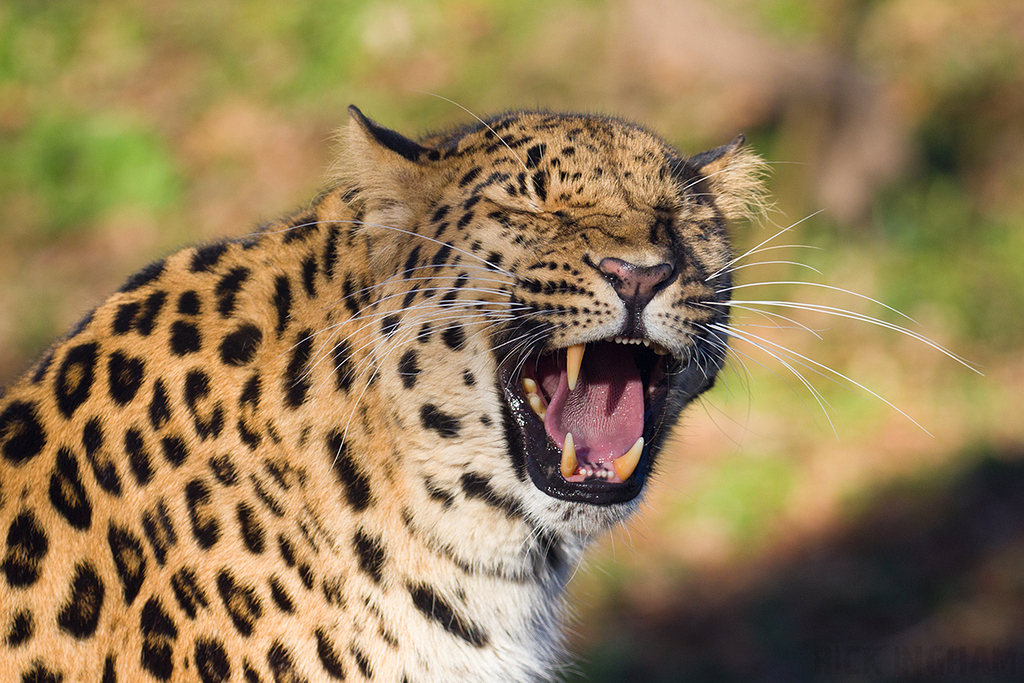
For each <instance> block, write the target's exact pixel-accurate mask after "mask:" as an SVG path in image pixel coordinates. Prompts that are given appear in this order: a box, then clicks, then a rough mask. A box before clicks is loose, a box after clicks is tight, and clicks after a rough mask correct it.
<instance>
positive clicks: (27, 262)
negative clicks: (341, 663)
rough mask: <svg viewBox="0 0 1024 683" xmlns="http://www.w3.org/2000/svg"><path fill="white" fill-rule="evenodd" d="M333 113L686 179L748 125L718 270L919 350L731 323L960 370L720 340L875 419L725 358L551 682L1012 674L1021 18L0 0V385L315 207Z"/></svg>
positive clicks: (641, 2) (836, 7) (310, 0)
mask: <svg viewBox="0 0 1024 683" xmlns="http://www.w3.org/2000/svg"><path fill="white" fill-rule="evenodd" d="M350 102H353V103H357V104H358V105H359V106H360V107H361V108H362V109H363V110H364V111H365V112H367V113H368V114H369V115H371V116H373V117H374V118H376V119H377V120H379V121H381V122H382V123H384V124H385V125H388V126H391V127H394V128H397V129H399V130H402V131H405V132H407V133H409V134H416V133H418V132H424V131H427V130H430V129H432V128H437V127H440V126H444V125H447V124H451V123H455V122H464V121H466V120H467V119H468V118H470V117H469V114H468V113H467V112H466V111H463V109H462V108H463V107H465V109H467V110H469V111H472V112H473V113H476V114H481V115H483V114H486V113H491V112H494V111H495V110H498V109H501V108H507V107H519V106H527V107H532V106H541V107H548V108H555V109H583V110H593V111H600V112H607V113H613V114H620V115H624V116H627V117H629V118H633V119H636V120H638V121H641V122H644V123H646V124H648V125H650V126H651V127H652V128H655V129H656V130H658V131H659V132H661V133H662V134H663V135H665V137H667V138H668V139H670V140H672V141H673V142H676V143H677V144H678V145H679V146H680V147H681V148H682V149H684V150H687V151H689V152H697V151H700V150H702V149H706V148H709V147H712V146H715V145H718V144H721V143H722V142H724V141H726V140H729V139H731V138H732V137H734V136H735V134H737V133H738V132H744V133H746V134H747V136H748V139H749V140H750V141H751V142H752V144H753V145H754V147H755V148H757V149H758V150H759V151H760V152H761V153H762V154H763V155H764V156H765V157H766V158H767V159H768V160H769V162H770V163H771V164H772V168H773V177H772V180H771V184H772V188H773V191H774V193H775V196H776V199H777V209H778V210H777V211H775V212H773V213H772V214H771V216H770V222H769V223H766V224H765V225H762V226H748V225H737V226H735V227H734V231H735V240H736V243H737V247H738V249H741V250H742V249H747V248H750V247H753V246H755V245H757V244H759V243H760V242H762V241H763V240H765V239H766V238H768V237H769V236H771V235H772V234H773V233H774V232H775V231H776V230H777V229H779V228H780V227H785V226H787V225H790V224H795V227H793V228H792V230H790V231H789V232H787V233H786V234H785V235H784V236H783V237H781V238H779V239H778V240H776V241H775V242H772V243H771V244H776V243H779V244H798V245H805V246H810V247H813V249H804V248H793V249H790V250H785V251H781V250H780V251H771V252H764V253H762V254H759V255H758V258H759V259H760V260H764V261H788V262H792V261H800V262H801V263H803V264H805V265H807V266H810V267H812V268H814V269H816V270H817V271H820V274H818V273H815V272H813V271H811V270H808V269H807V268H804V267H801V266H795V265H792V264H791V263H775V264H771V263H769V264H766V265H762V266H757V267H750V268H746V269H744V270H741V271H740V275H741V278H742V279H743V280H744V281H745V282H747V283H751V284H753V283H768V282H789V281H792V280H797V279H803V280H808V281H814V282H819V283H822V284H826V285H829V286H831V287H842V288H848V289H851V290H853V291H855V292H858V293H860V294H862V295H864V296H867V297H871V298H872V299H876V300H879V301H882V302H884V303H885V304H887V305H890V306H893V307H894V308H897V309H899V310H900V311H902V312H904V313H906V314H907V315H909V316H911V317H912V318H914V319H915V320H916V321H917V322H916V323H908V322H907V321H906V320H905V319H903V318H901V317H900V316H898V315H896V314H895V313H893V312H892V311H891V310H889V309H887V308H885V307H882V306H880V305H876V304H873V303H871V302H870V301H867V300H865V299H861V298H858V297H855V296H850V295H842V294H840V293H838V292H836V291H834V290H831V289H825V288H816V287H810V286H801V285H789V284H778V285H769V284H757V285H755V286H752V287H750V288H749V289H744V290H739V291H738V292H737V295H738V296H739V295H742V298H744V299H754V298H759V299H761V300H782V301H799V302H810V303H815V304H818V305H821V306H837V307H842V308H844V309H852V310H854V311H856V312H858V313H861V314H865V315H870V316H874V317H877V318H879V319H881V320H882V321H884V322H886V323H892V324H900V325H907V326H908V327H910V328H912V329H913V330H915V331H918V332H920V333H921V334H924V335H927V336H928V337H930V338H932V339H934V340H935V341H936V342H938V343H939V344H941V345H943V346H945V347H947V348H949V349H951V350H953V351H954V352H955V353H956V354H958V355H960V356H962V357H964V358H966V359H968V360H969V361H970V362H972V363H974V364H975V365H976V366H977V367H978V368H980V369H981V370H982V371H983V373H984V376H979V375H977V374H975V373H974V372H972V371H970V370H969V369H967V368H965V367H964V366H962V365H959V364H957V363H956V362H954V361H953V360H951V359H949V358H947V357H945V356H943V355H941V354H939V353H938V352H936V351H935V350H934V349H932V348H930V347H928V346H927V345H924V344H922V343H920V342H918V341H914V340H912V339H908V338H907V337H904V336H900V335H898V334H895V333H893V332H892V331H890V330H886V329H884V328H882V327H879V326H874V325H869V324H867V323H864V322H862V321H856V320H850V319H845V318H839V317H834V316H826V315H821V314H816V313H813V312H808V311H799V310H790V309H780V308H777V309H772V310H774V312H776V313H779V314H783V315H786V316H788V317H791V318H793V319H794V321H795V322H792V323H788V322H785V321H781V320H780V319H779V318H768V317H764V316H760V317H759V316H758V315H756V314H748V315H746V316H745V322H746V324H751V325H755V326H757V327H751V328H749V329H750V331H751V332H752V333H754V334H759V335H762V336H763V337H764V338H765V339H767V340H769V342H765V343H762V346H763V345H765V344H766V343H778V344H782V345H784V346H785V347H786V348H788V349H790V350H792V351H793V352H795V353H799V354H802V355H805V356H807V357H809V358H813V359H814V360H815V361H817V362H820V363H822V364H823V365H825V366H827V367H829V368H832V369H834V370H836V371H837V372H840V373H842V374H843V375H846V376H847V377H850V378H852V379H853V380H855V381H856V382H857V383H859V384H861V385H863V386H864V387H867V388H869V389H870V390H871V391H872V392H877V394H879V395H880V396H882V397H884V398H885V400H886V401H889V402H891V403H892V404H893V405H894V406H896V407H897V408H898V409H899V410H896V409H894V408H893V407H890V406H889V405H888V404H887V403H886V402H885V401H883V400H881V399H879V398H876V397H874V396H872V394H871V393H869V392H867V391H865V390H863V389H860V388H858V387H857V386H856V385H852V384H851V383H850V382H848V381H845V380H843V379H842V378H838V377H836V376H834V375H829V373H828V372H827V371H823V374H822V375H819V374H817V372H816V371H815V369H814V368H811V369H808V368H806V367H804V368H800V367H799V366H798V369H800V370H801V371H802V372H803V374H804V375H805V376H806V377H807V379H808V381H809V382H810V383H812V384H813V386H814V387H816V390H817V391H819V392H820V396H819V397H815V396H814V395H813V394H812V393H810V392H809V391H808V390H807V389H806V388H805V387H804V385H803V384H802V383H801V381H800V380H799V379H797V378H796V377H794V376H793V374H792V373H791V372H790V370H789V369H787V368H786V366H785V365H784V364H781V363H779V362H778V361H776V360H774V359H772V358H771V356H770V355H769V354H766V353H765V352H764V351H763V350H759V349H757V348H755V347H754V346H752V345H750V344H743V343H738V344H737V347H736V348H737V352H738V353H737V355H736V358H735V361H734V363H733V367H732V370H731V371H730V373H729V374H727V376H726V377H725V378H724V381H723V382H722V383H721V386H720V387H719V388H717V389H716V390H715V392H714V393H713V394H712V395H711V396H709V397H708V398H707V399H706V400H705V401H704V402H703V403H702V406H701V407H698V408H697V409H695V410H693V411H692V413H691V415H690V416H689V419H688V420H687V424H686V426H685V427H684V428H683V429H681V430H680V433H679V435H678V439H677V442H678V444H677V447H676V448H675V449H674V450H673V452H672V453H670V454H669V455H668V457H667V458H666V463H665V465H664V466H663V468H662V471H661V473H660V476H659V481H657V482H655V485H654V487H653V489H652V492H651V495H650V496H649V498H648V502H649V505H647V506H645V509H644V512H643V514H642V515H641V517H640V518H639V519H638V521H637V522H636V523H635V524H634V525H632V526H631V527H630V528H629V529H624V530H621V531H619V532H617V533H616V534H614V535H613V536H612V537H611V538H610V539H607V540H606V541H605V542H604V543H603V544H602V545H601V547H600V548H599V549H598V550H597V551H596V552H595V553H594V555H593V559H592V561H591V562H590V564H589V565H588V567H587V568H585V569H584V570H583V571H581V572H580V574H579V575H578V576H577V577H576V578H575V580H574V584H573V590H574V598H573V599H574V601H575V602H576V604H577V605H579V607H578V610H577V611H578V612H579V614H580V621H579V624H578V625H577V626H576V627H575V629H574V633H575V634H576V635H575V636H574V640H573V648H574V650H575V651H577V652H579V653H580V654H581V655H582V660H581V663H580V664H579V665H578V670H573V671H571V672H569V674H568V675H569V676H570V677H575V678H579V679H580V680H595V681H629V680H657V681H676V680H678V681H684V680H685V681H691V680H692V681H698V680H709V681H712V680H713V681H730V680H748V681H749V680H766V681H767V680H789V681H810V680H836V681H838V680H842V681H847V680H850V681H853V680H908V681H909V680H924V679H925V678H920V677H918V678H915V676H916V675H917V674H916V673H915V672H914V671H911V670H909V669H908V670H903V669H899V668H898V667H896V666H895V665H892V666H888V667H887V668H885V670H884V671H882V672H881V673H880V674H878V675H874V672H870V671H869V672H867V673H868V674H871V675H862V674H864V673H865V672H863V671H854V670H852V669H851V670H846V669H842V667H839V668H836V669H829V668H828V666H824V665H823V664H822V661H824V662H825V664H828V663H829V661H830V660H827V659H826V660H821V658H820V657H818V658H816V654H815V653H818V654H820V653H821V652H823V651H824V652H826V653H828V652H831V651H830V650H828V649H827V648H828V647H832V648H838V650H837V651H840V652H847V653H849V652H854V653H856V652H860V651H861V650H858V649H857V648H866V647H883V648H889V650H885V651H886V652H887V653H888V652H889V651H890V650H891V651H893V652H899V650H895V649H893V648H896V647H898V644H900V643H903V644H914V643H916V644H924V645H931V644H938V645H940V646H942V647H946V646H951V647H952V646H955V647H965V648H966V647H970V648H981V650H977V651H978V652H982V653H984V652H989V653H991V651H992V650H991V648H1000V647H1002V648H1006V647H1011V646H1015V647H1018V648H1019V649H1020V651H1021V652H1020V656H1021V658H1022V659H1021V660H1020V661H1019V662H1018V664H1019V666H1020V667H1021V668H1020V669H1018V671H1021V670H1024V641H1022V640H1021V637H1022V634H1024V606H1022V603H1024V600H1022V598H1021V596H1022V595H1024V573H1022V572H1021V569H1020V567H1021V566H1024V563H1021V562H1020V560H1021V559H1024V539H1022V535H1021V534H1020V533H1016V532H1013V533H1011V532H1008V531H1007V532H1006V533H1003V531H1005V529H1003V527H1001V526H999V524H1000V522H999V519H1001V518H999V517H998V515H995V513H994V512H993V511H992V506H993V505H994V506H996V507H998V509H1000V510H1004V512H1005V514H1008V515H1011V516H1013V515H1016V516H1017V519H1019V517H1020V515H1021V514H1022V513H1024V504H1022V503H1021V500H1020V497H1019V496H1017V495H1016V494H1015V493H1014V491H1015V489H1014V488H1013V487H1009V488H1007V487H1006V486H1004V485H1003V484H1001V482H1007V481H1011V482H1016V481H1019V480H1020V468H1021V467H1022V466H1024V465H1022V462H1024V460H1022V458H1021V456H1022V455H1024V419H1022V416H1021V409H1020V405H1021V395H1022V392H1024V354H1022V347H1024V344H1022V341H1024V315H1021V311H1022V310H1024V193H1022V188H1024V10H1022V8H1021V5H1020V3H1019V2H1018V1H1017V0H964V1H962V2H955V1H954V0H887V1H873V0H825V1H815V0H762V1H758V0H722V1H721V2H716V3H713V2H711V1H710V0H703V1H702V0H551V1H547V2H540V1H537V0H500V1H497V2H489V1H485V0H432V1H427V0H423V1H410V2H397V1H392V2H379V1H370V0H341V1H338V2H317V1H314V0H294V1H293V2H289V3H281V2H271V1H269V0H253V1H249V2H232V1H229V0H210V1H207V2H167V1H165V0H150V1H147V2H140V1H138V0H97V1H94V2H81V1H79V0H47V1H46V2H38V1H37V0H7V1H6V2H4V3H3V4H0V245H2V247H3V248H2V250H0V382H5V381H7V380H9V379H11V378H13V377H14V376H15V375H16V374H17V373H18V372H20V371H21V370H23V369H24V368H26V367H27V366H28V364H29V363H30V362H31V359H32V358H33V357H34V356H35V355H37V354H38V353H39V352H40V350H41V349H42V348H43V347H44V346H45V345H46V344H47V343H48V342H49V340H51V339H52V338H54V337H55V336H56V335H58V334H59V333H60V332H61V331H62V330H63V329H66V328H67V327H68V326H70V324H72V323H73V322H74V320H75V319H77V318H78V317H79V316H80V315H82V314H83V313H84V312H85V311H87V310H88V309H89V308H91V307H92V306H93V305H94V304H95V303H97V302H99V301H100V300H102V298H103V297H104V295H105V294H106V293H108V292H110V291H112V290H113V289H114V288H116V286H117V285H118V283H119V282H120V281H121V280H123V278H124V277H125V276H127V275H128V274H129V273H130V272H132V271H133V270H134V269H136V268H137V267H138V266H139V265H141V264H143V263H145V262H146V261H147V259H150V258H153V257H155V256H157V255H159V254H161V253H166V252H167V251H169V250H171V249H173V248H175V247H176V246H179V245H182V244H185V243H188V242H193V241H197V240H202V239H206V238H209V237H212V236H215V235H220V234H239V233H243V232H245V231H248V230H250V229H251V227H250V226H252V225H254V224H255V223H256V222H257V221H259V220H260V219H264V218H267V217H272V216H274V215H276V214H278V213H281V212H283V211H285V210H288V209H290V208H293V207H294V206H296V205H298V204H300V203H301V202H303V201H305V200H307V199H308V198H309V197H311V196H312V195H313V193H314V192H315V191H316V189H317V188H318V186H319V184H320V183H321V182H322V181H323V179H324V177H325V174H326V171H327V169H328V168H329V166H330V164H331V162H332V160H333V154H334V150H335V146H334V142H333V140H334V134H335V131H336V130H337V129H338V127H339V126H341V125H343V124H344V122H345V108H346V106H347V105H348V104H349V103H350ZM455 103H457V104H455ZM819 211H820V213H816V212H819ZM812 214H813V215H812ZM808 217H809V218H808ZM804 218H807V220H804V221H802V222H801V219H804ZM741 322H743V321H741ZM780 322H782V324H781V325H780V324H779V323H780ZM918 323H919V324H918ZM801 326H805V327H807V328H811V329H812V330H814V332H815V333H816V334H810V333H808V332H807V331H806V330H804V329H801ZM899 411H903V412H904V413H906V415H907V416H909V417H910V418H913V420H915V421H916V422H918V423H920V425H921V426H920V427H919V426H916V425H915V424H914V422H912V421H911V420H910V419H908V417H905V416H904V415H903V414H901V412H899ZM929 432H930V434H929ZM986 487H987V488H986ZM893 501H896V502H895V503H894V502H893ZM957 505H959V506H960V507H956V506H957ZM951 506H952V508H951ZM1000 506H1001V507H1000ZM953 508H955V509H957V510H961V509H962V511H963V515H964V518H960V517H955V516H953V517H947V516H944V512H945V511H946V510H948V509H953ZM993 515H995V517H993ZM879 520H881V521H879ZM936 529H938V530H941V531H942V534H938V536H936V534H937V533H938V532H937V531H936ZM993 529H995V530H993ZM943 534H945V535H943ZM901 544H905V545H907V547H908V548H915V549H916V550H913V551H910V550H907V551H905V552H901V551H900V547H902V546H901ZM915 544H916V545H915ZM922 548H923V549H922ZM965 549H967V550H965ZM968 550H970V552H968ZM956 552H961V554H963V553H967V555H968V556H969V557H968V559H964V560H963V561H962V562H952V561H949V562H947V561H946V560H944V559H943V558H947V559H948V557H947V556H949V555H950V553H952V554H954V555H955V554H956ZM957 557H959V555H957ZM814 558H817V559H814ZM821 558H826V559H825V560H821ZM819 561H820V562H823V563H824V564H820V565H819V564H817V563H818V562H819ZM822 575H827V576H831V577H836V578H835V580H834V581H833V582H832V583H829V582H827V581H825V582H824V583H823V582H822V581H821V576H822ZM911 575H912V577H911V578H908V576H911ZM913 577H916V578H913ZM804 598H806V599H804ZM840 616H841V618H840ZM840 623H841V624H845V626H844V627H840V626H838V625H837V624H840ZM822 648H826V649H825V650H822ZM844 648H845V649H844ZM984 648H989V649H988V650H985V649H984ZM971 651H972V652H974V651H975V650H974V649H972V650H971ZM943 652H945V650H943ZM854 659H856V658H854ZM823 666H824V668H823ZM996 668H998V667H996ZM918 673H919V672H918ZM939 673H940V674H942V676H946V678H942V676H938V677H935V676H934V675H933V676H931V677H926V678H927V679H928V680H946V679H948V680H1016V679H1014V678H1001V677H1000V676H1001V674H1000V672H999V671H996V669H995V668H993V667H992V666H989V669H988V670H986V671H985V672H983V673H985V675H986V676H988V678H970V677H968V678H962V679H957V678H956V677H955V676H956V675H959V674H957V672H956V671H953V670H952V668H951V669H950V670H948V671H947V670H945V669H943V670H942V671H940V672H939ZM932 674H935V671H932Z"/></svg>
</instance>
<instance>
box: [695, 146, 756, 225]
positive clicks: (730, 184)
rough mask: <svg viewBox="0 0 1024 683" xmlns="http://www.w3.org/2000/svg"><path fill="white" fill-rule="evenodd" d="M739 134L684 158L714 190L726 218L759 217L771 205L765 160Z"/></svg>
mask: <svg viewBox="0 0 1024 683" xmlns="http://www.w3.org/2000/svg"><path fill="white" fill-rule="evenodd" d="M745 141H746V138H744V137H743V136H742V135H738V136H736V139H734V140H733V141H732V142H730V143H729V144H727V145H722V146H721V147H717V148H715V149H712V150H709V151H707V152H701V153H700V154H697V155H694V156H692V157H690V159H689V160H687V164H689V165H690V166H691V167H692V168H694V169H695V170H696V171H697V172H698V173H700V174H701V175H702V176H704V178H705V181H706V182H707V183H708V185H710V186H711V189H712V191H713V192H714V194H715V203H716V204H717V205H718V208H719V209H721V210H722V213H724V214H725V217H726V218H729V219H736V218H747V219H750V220H756V219H759V218H761V217H762V216H763V215H764V214H765V213H766V212H767V210H768V209H769V208H770V207H769V204H768V198H767V191H766V189H765V186H764V176H765V174H766V173H767V171H768V164H766V163H765V162H764V160H763V159H762V158H761V157H759V156H757V155H756V154H754V153H753V152H751V151H750V150H749V149H748V148H746V147H744V146H743V143H744V142H745Z"/></svg>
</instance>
